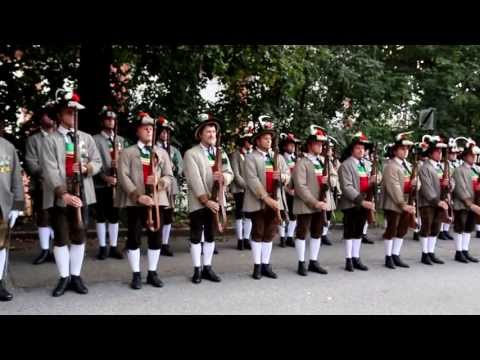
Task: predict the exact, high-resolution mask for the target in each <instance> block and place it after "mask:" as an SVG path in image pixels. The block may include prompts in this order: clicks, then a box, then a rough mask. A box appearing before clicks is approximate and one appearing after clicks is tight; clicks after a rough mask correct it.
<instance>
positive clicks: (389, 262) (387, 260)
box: [385, 256, 395, 269]
mask: <svg viewBox="0 0 480 360" xmlns="http://www.w3.org/2000/svg"><path fill="white" fill-rule="evenodd" d="M385 266H386V267H387V268H389V269H395V264H394V263H393V259H392V257H391V256H385Z"/></svg>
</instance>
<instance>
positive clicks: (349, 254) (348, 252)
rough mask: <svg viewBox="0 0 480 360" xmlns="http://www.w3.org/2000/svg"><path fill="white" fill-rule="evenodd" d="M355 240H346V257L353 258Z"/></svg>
mask: <svg viewBox="0 0 480 360" xmlns="http://www.w3.org/2000/svg"><path fill="white" fill-rule="evenodd" d="M352 249H353V240H345V257H346V258H347V259H351V258H352Z"/></svg>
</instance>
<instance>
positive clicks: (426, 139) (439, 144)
mask: <svg viewBox="0 0 480 360" xmlns="http://www.w3.org/2000/svg"><path fill="white" fill-rule="evenodd" d="M422 143H424V144H426V146H425V145H424V148H425V151H424V154H425V156H429V155H430V154H431V153H432V152H433V151H434V150H436V149H446V148H447V147H448V145H447V144H446V143H445V142H444V141H443V139H442V138H441V137H440V136H438V135H423V137H422Z"/></svg>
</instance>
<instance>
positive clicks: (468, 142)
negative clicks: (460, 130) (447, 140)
mask: <svg viewBox="0 0 480 360" xmlns="http://www.w3.org/2000/svg"><path fill="white" fill-rule="evenodd" d="M454 141H455V143H456V144H457V146H458V142H459V141H462V142H465V144H464V146H463V147H459V149H461V156H462V157H464V156H465V155H467V154H472V155H475V156H477V155H480V148H479V147H478V146H477V143H476V142H475V141H474V140H473V139H472V138H466V137H463V136H460V137H457V138H456V139H454Z"/></svg>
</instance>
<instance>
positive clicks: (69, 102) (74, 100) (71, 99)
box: [55, 89, 85, 110]
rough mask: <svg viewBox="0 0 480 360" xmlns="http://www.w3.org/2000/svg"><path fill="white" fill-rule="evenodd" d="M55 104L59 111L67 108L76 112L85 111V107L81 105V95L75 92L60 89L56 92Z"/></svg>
mask: <svg viewBox="0 0 480 360" xmlns="http://www.w3.org/2000/svg"><path fill="white" fill-rule="evenodd" d="M55 102H56V104H57V109H58V110H62V109H66V108H68V109H76V110H83V109H85V106H83V105H82V104H81V103H80V95H78V93H76V92H75V91H73V90H72V91H67V90H65V89H58V90H57V91H56V92H55Z"/></svg>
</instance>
